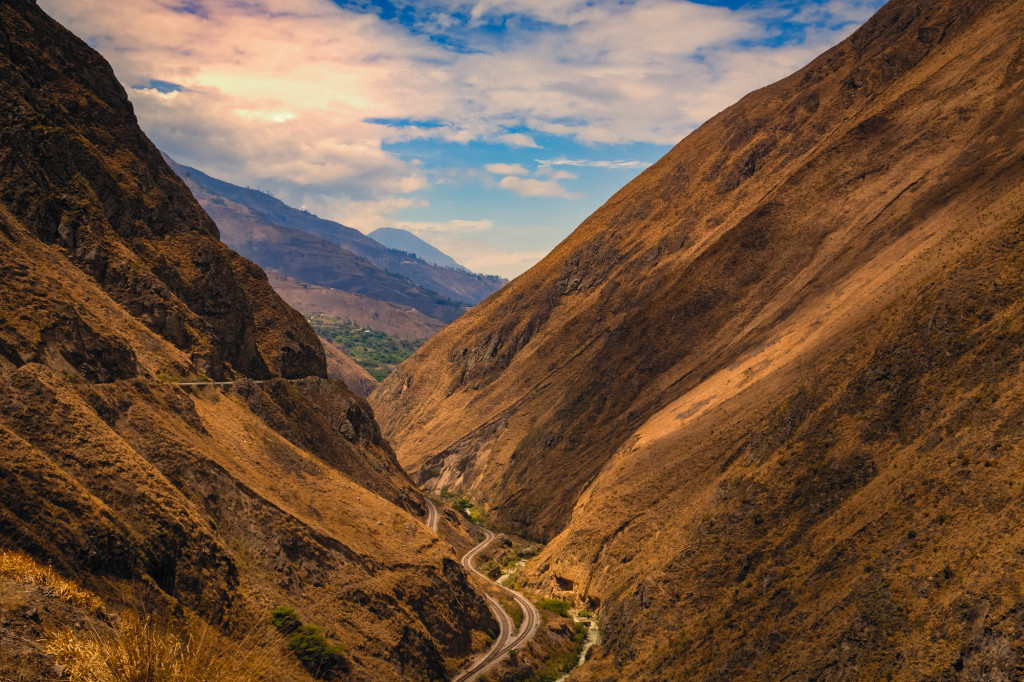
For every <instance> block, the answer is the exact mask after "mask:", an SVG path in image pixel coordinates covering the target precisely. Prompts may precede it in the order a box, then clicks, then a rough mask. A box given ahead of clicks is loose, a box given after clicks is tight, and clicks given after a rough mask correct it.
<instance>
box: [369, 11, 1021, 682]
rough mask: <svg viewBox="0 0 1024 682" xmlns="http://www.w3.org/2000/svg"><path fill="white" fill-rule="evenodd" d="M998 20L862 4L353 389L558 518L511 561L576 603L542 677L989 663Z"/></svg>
mask: <svg viewBox="0 0 1024 682" xmlns="http://www.w3.org/2000/svg"><path fill="white" fill-rule="evenodd" d="M1021 36H1024V2H1021V1H1020V0H992V1H986V2H972V3H958V2H952V1H951V0H945V1H941V2H928V3H925V2H918V1H913V0H894V1H893V2H890V3H889V4H888V5H886V7H885V8H883V9H882V10H881V11H880V12H879V13H878V15H876V16H875V17H874V18H873V19H872V20H871V21H870V22H869V23H868V24H867V25H866V26H864V27H863V28H862V29H861V30H859V31H858V32H857V33H856V34H855V35H854V36H852V37H851V38H850V39H849V40H848V41H846V42H844V43H843V44H841V45H839V46H838V47H836V48H834V49H833V50H831V51H829V52H828V53H826V54H825V55H823V56H822V57H821V58H819V59H818V60H816V61H815V62H813V63H812V64H811V65H809V66H808V67H807V68H805V69H804V70H802V71H801V72H799V73H797V74H795V75H794V76H792V77H790V78H788V79H786V80H784V81H781V82H780V83H777V84H775V85H773V86H770V87H768V88H765V89H763V90H760V91H758V92H755V93H753V94H751V95H749V96H748V97H746V98H744V99H743V100H742V101H741V102H739V103H738V104H737V105H736V106H734V107H732V108H730V109H729V110H727V111H725V112H723V113H722V114H720V115H719V116H717V117H716V118H714V119H713V120H711V121H710V122H708V123H707V124H706V125H704V126H703V127H701V129H699V130H698V131H696V132H695V133H693V134H692V135H690V136H689V137H688V138H687V139H685V140H684V141H683V142H681V143H680V144H679V145H678V146H677V147H676V148H675V149H673V150H672V152H670V153H669V154H668V155H667V156H666V157H665V158H664V159H662V160H661V161H660V162H659V163H658V164H656V165H655V166H653V167H652V168H651V169H649V170H648V171H647V172H645V173H644V174H643V175H642V176H640V177H639V178H638V179H637V180H636V181H634V182H633V183H631V184H630V185H628V186H627V187H626V188H624V189H623V190H622V191H621V192H619V193H618V194H617V195H616V196H615V197H613V198H612V199H611V200H610V201H609V202H608V203H607V204H606V205H605V206H604V207H602V208H601V209H600V210H599V211H598V212H597V213H595V214H594V215H593V216H592V217H591V218H590V219H588V220H587V221H586V222H585V223H584V224H583V225H581V226H580V228H579V229H578V230H577V231H576V232H575V233H574V234H573V235H572V236H571V237H570V238H569V239H568V240H566V242H564V243H563V244H562V245H560V246H559V247H558V248H557V249H556V250H555V251H554V252H553V253H552V254H551V255H550V256H549V257H548V258H547V259H545V260H544V261H543V262H542V263H540V264H539V265H538V266H537V267H535V268H534V269H532V270H531V271H530V272H528V273H527V274H525V275H524V276H522V277H520V278H519V279H518V280H516V281H514V282H513V283H512V284H511V285H509V287H507V288H506V289H505V290H504V291H502V292H500V293H499V294H498V295H497V296H495V297H494V298H493V299H492V300H490V301H487V302H485V303H484V304H483V305H481V306H479V307H478V308H477V309H475V310H474V311H472V312H471V313H470V314H469V315H467V316H466V317H464V318H462V319H460V320H458V321H457V322H456V323H454V324H453V325H452V326H451V327H449V328H448V329H446V330H445V331H444V332H442V333H441V334H439V335H438V336H437V337H435V338H434V339H432V340H431V341H430V342H429V343H428V344H426V345H425V346H424V347H423V348H422V349H421V350H420V351H419V353H418V354H417V355H416V356H414V357H413V358H412V359H410V360H409V361H408V362H407V363H405V364H404V365H403V366H402V368H401V369H400V370H399V371H398V372H397V373H396V374H395V375H392V376H391V377H389V378H388V380H387V381H386V382H385V383H384V384H383V385H382V387H381V388H380V389H378V391H377V392H376V393H375V394H374V395H373V396H372V402H373V404H374V405H375V407H376V408H377V412H378V416H379V417H380V419H381V422H382V424H383V425H384V428H385V432H386V434H388V435H389V437H390V438H391V439H392V442H393V444H394V445H395V446H396V449H397V451H398V453H399V459H400V461H401V462H402V463H403V464H404V465H405V466H406V467H407V468H410V469H412V470H413V471H414V472H417V475H419V476H420V477H421V478H426V477H427V476H429V474H427V473H425V472H427V471H430V470H431V469H432V468H434V467H437V468H439V469H440V470H441V475H440V476H439V477H438V478H436V479H433V480H430V481H428V485H432V486H440V485H449V486H451V487H452V488H453V489H454V488H462V489H465V490H467V491H469V492H470V493H471V494H473V495H474V496H475V497H476V498H478V500H481V501H482V502H483V503H484V504H485V506H487V507H488V508H489V509H488V511H489V513H490V514H491V516H492V517H493V518H496V519H498V520H499V522H502V523H505V524H508V525H510V526H513V527H515V528H518V529H521V530H523V531H526V532H530V533H533V534H534V535H535V536H538V537H542V538H551V537H553V536H556V537H554V541H553V542H552V543H550V544H549V546H548V548H547V549H546V551H545V552H544V554H543V555H542V557H541V558H540V559H539V560H538V561H537V562H535V563H533V564H531V567H530V576H531V578H530V579H531V580H533V581H535V582H537V583H538V584H544V585H546V586H548V587H550V588H552V589H556V590H566V592H567V593H568V594H575V595H577V596H579V597H580V598H585V599H590V600H592V601H594V602H600V603H601V604H602V608H601V614H602V617H603V623H602V629H603V630H604V632H605V638H606V639H605V645H604V646H603V647H602V648H601V649H600V650H598V656H597V658H596V660H594V661H593V662H591V663H588V665H587V666H585V668H584V669H583V670H581V671H579V672H578V673H575V674H574V675H573V679H589V678H593V679H735V678H743V679H773V678H775V679H782V678H787V679H879V678H885V677H887V676H890V675H891V676H894V677H896V678H899V679H955V678H957V677H962V678H965V679H978V678H982V677H988V678H990V679H1012V678H1015V677H1017V676H1019V675H1020V670H1019V669H1018V667H1017V666H1019V665H1020V663H1021V661H1022V660H1024V659H1022V656H1024V623H1021V622H1020V620H1019V616H1018V615H1017V614H1019V612H1020V610H1021V607H1022V606H1024V603H1022V602H1021V598H1020V589H1019V584H1020V580H1021V578H1022V577H1024V576H1022V575H1021V573H1020V565H1019V560H1018V557H1019V552H1020V551H1024V546H1022V545H1021V541H1020V536H1019V533H1018V530H1017V525H1018V521H1017V520H1018V519H1019V518H1020V516H1021V514H1022V513H1024V506H1022V504H1021V500H1020V496H1019V495H1018V494H1017V492H1014V491H1015V490H1016V487H1017V486H1018V485H1019V481H1020V480H1021V477H1022V475H1024V465H1022V464H1021V461H1022V460H1021V457H1020V454H1021V450H1020V448H1021V445H1020V444H1019V442H1018V441H1019V440H1020V438H1021V436H1022V435H1024V433H1022V432H1021V428H1022V427H1021V422H1020V418H1019V408H1018V406H1017V403H1018V402H1019V400H1017V396H1018V395H1019V394H1020V393H1021V392H1022V390H1024V377H1022V376H1021V373H1020V368H1021V366H1022V362H1024V354H1022V352H1021V350H1020V349H1021V347H1022V346H1021V341H1022V340H1024V339H1022V338H1021V336H1020V335H1021V324H1020V320H1021V313H1022V307H1024V289H1022V287H1021V284H1020V273H1021V265H1022V264H1021V262H1020V254H1021V253H1022V251H1024V244H1022V239H1024V164H1022V160H1024V129H1022V126H1024V43H1022V42H1021ZM556 578H557V579H556Z"/></svg>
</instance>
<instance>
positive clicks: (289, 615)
mask: <svg viewBox="0 0 1024 682" xmlns="http://www.w3.org/2000/svg"><path fill="white" fill-rule="evenodd" d="M270 622H271V624H272V625H273V626H274V627H275V628H277V629H278V631H279V632H280V633H281V634H282V635H290V634H291V633H293V632H295V631H296V630H298V629H299V628H300V627H302V620H301V619H300V618H299V614H297V613H295V609H292V608H288V607H287V606H278V607H277V608H276V609H274V610H273V611H271V612H270Z"/></svg>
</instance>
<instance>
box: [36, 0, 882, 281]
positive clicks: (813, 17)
mask: <svg viewBox="0 0 1024 682" xmlns="http://www.w3.org/2000/svg"><path fill="white" fill-rule="evenodd" d="M882 4H884V2H883V0H759V1H758V2H743V1H741V0H702V1H700V2H696V1H689V0H470V1H467V2H462V1H460V0H414V1H411V2H402V1H401V0H399V1H398V2H392V1H391V0H113V1H111V0H39V5H40V6H41V7H42V8H43V9H44V10H46V11H47V12H48V13H49V14H51V15H52V16H54V17H55V18H56V19H57V20H58V21H60V22H61V23H62V24H64V25H65V26H66V27H68V28H69V29H71V30H72V31H73V32H74V33H76V34H77V35H78V36H80V37H81V38H83V39H84V40H86V41H87V42H88V43H89V44H90V45H92V46H93V47H94V48H96V49H97V50H99V52H100V53H101V54H103V56H104V57H106V58H107V60H108V61H110V62H111V64H112V65H113V67H114V72H115V73H116V74H117V77H118V79H119V80H120V81H121V83H122V84H123V85H124V86H125V89H126V90H127V91H128V94H129V97H130V98H131V100H132V102H133V104H134V107H135V111H136V114H137V115H138V118H139V122H140V124H141V126H142V128H143V130H144V131H145V132H146V133H147V135H149V137H150V138H151V139H152V140H153V142H154V143H155V144H156V145H157V146H158V147H159V148H160V149H162V150H163V151H165V152H167V153H168V154H170V155H171V156H172V157H173V158H174V159H175V160H177V161H179V162H181V163H184V164H186V165H189V166H193V167H196V168H198V169H200V170H202V171H204V172H206V173H208V174H210V175H212V176H214V177H217V178H220V179H222V180H226V181H228V182H232V183H235V184H238V185H242V186H246V187H254V188H258V189H262V190H265V191H267V192H270V193H271V194H273V195H275V196H277V197H278V198H279V199H281V200H283V201H285V202H286V203H288V204H291V205H293V206H297V207H299V208H304V209H306V210H309V211H311V212H313V213H316V214H317V215H320V216H322V217H325V218H330V219H332V220H336V221H338V222H341V223H343V224H346V225H349V226H351V227H355V228H357V229H359V230H362V231H363V232H371V231H372V230H374V229H376V228H378V227H399V228H403V229H407V230H409V231H411V232H414V233H415V234H417V235H418V236H420V237H421V238H423V239H425V240H427V241H428V242H430V243H432V244H434V245H435V246H437V247H439V248H440V249H442V250H443V251H445V252H446V253H448V254H450V255H451V256H452V257H454V258H455V259H456V260H458V261H459V262H460V263H462V264H464V265H466V266H467V267H469V268H471V269H473V270H475V271H478V272H485V273H489V274H500V275H503V276H505V277H513V276H515V275H517V274H519V273H521V272H523V271H525V270H526V269H527V268H529V267H530V266H531V265H533V264H534V263H535V262H537V261H538V260H539V259H540V258H542V257H543V256H544V255H546V254H547V253H548V252H549V251H550V250H551V249H552V248H554V246H555V245H557V244H558V242H560V241H561V240H562V239H564V238H565V237H566V236H568V235H569V233H571V232H572V230H573V229H575V227H576V226H577V225H579V223H581V222H582V221H583V220H584V219H585V218H586V217H587V216H588V215H589V214H590V213H592V212H593V211H594V210H596V209H597V208H598V207H599V206H601V204H603V203H604V202H605V201H606V200H607V199H608V198H609V197H611V195H612V194H614V193H615V192H616V191H617V190H618V189H619V188H620V187H622V186H623V185H625V184H626V183H627V182H629V181H630V180H631V179H632V178H634V177H635V176H636V175H637V174H639V173H640V172H642V171H643V169H644V168H646V167H647V166H649V165H650V164H651V163H653V162H654V161H656V160H657V159H658V158H660V157H661V156H662V155H664V154H665V153H666V152H667V151H668V150H669V149H671V147H672V146H673V145H674V144H676V143H677V142H678V141H679V140H681V139H682V138H683V137H685V136H686V135H687V134H688V133H690V132H691V131H693V130H694V129H696V128H697V127H698V126H699V125H700V124H701V123H702V122H704V121H706V120H707V119H709V118H710V117H712V116H713V115H715V114H716V113H718V112H719V111H721V110H722V109H724V108H726V107H727V106H729V105H730V104H732V103H734V102H735V101H736V100H738V99H739V98H740V97H742V96H743V95H744V94H746V93H747V92H750V91H751V90H754V89H756V88H758V87H761V86H764V85H767V84H769V83H771V82H774V81H776V80H778V79H780V78H782V77H785V76H786V75H788V74H790V73H792V72H793V71H795V70H797V69H799V68H800V67H801V66H803V65H805V64H806V63H808V62H809V61H810V60H811V59H813V58H814V57H815V56H817V55H818V54H820V53H821V52H823V51H824V50H825V49H827V48H828V47H830V46H831V45H834V44H835V43H837V42H839V41H840V40H842V39H843V38H845V37H846V36H847V35H849V34H850V33H852V32H853V31H854V30H855V29H856V28H857V27H858V26H859V25H860V24H862V23H863V22H864V21H865V20H866V19H867V18H868V17H870V16H871V14H873V13H874V12H875V11H876V10H877V9H878V8H879V7H880V6H881V5H882Z"/></svg>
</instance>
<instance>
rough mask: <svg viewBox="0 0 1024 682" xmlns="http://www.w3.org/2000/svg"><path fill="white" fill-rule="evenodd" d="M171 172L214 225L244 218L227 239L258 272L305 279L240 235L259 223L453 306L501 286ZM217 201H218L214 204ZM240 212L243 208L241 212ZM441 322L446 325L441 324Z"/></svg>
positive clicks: (190, 174) (265, 198) (263, 196)
mask: <svg viewBox="0 0 1024 682" xmlns="http://www.w3.org/2000/svg"><path fill="white" fill-rule="evenodd" d="M171 166H172V168H174V169H175V171H176V172H178V174H179V175H181V176H182V178H183V179H185V181H186V183H188V184H189V186H190V188H192V189H193V191H194V192H195V190H196V189H199V190H200V191H199V192H196V194H197V198H199V200H200V203H201V204H203V207H204V208H206V209H207V210H208V211H210V212H211V214H214V213H216V214H217V215H214V220H218V221H219V220H222V219H227V218H230V217H232V216H230V215H229V214H227V213H226V212H225V210H224V209H227V211H231V212H236V213H239V212H240V213H242V214H248V215H246V219H243V220H242V221H241V222H239V223H237V224H238V226H239V227H240V228H242V229H241V230H232V234H231V235H230V236H231V237H232V239H235V240H237V241H238V242H239V244H243V243H246V244H248V245H249V248H257V249H258V251H257V253H259V255H260V258H264V259H266V260H267V261H268V262H264V260H260V258H254V260H256V262H258V263H259V264H260V265H262V266H263V267H275V268H278V269H281V270H282V271H284V272H287V274H290V275H291V276H293V277H296V278H297V279H304V278H303V277H301V276H300V275H298V274H294V273H292V272H288V271H287V270H285V266H286V265H287V263H286V262H283V261H282V258H281V256H279V254H277V253H275V252H274V250H273V249H274V246H273V245H272V244H269V243H260V238H255V237H253V238H250V237H249V235H248V234H247V233H246V232H245V231H244V229H245V225H246V223H250V222H253V221H255V222H257V223H261V224H263V225H264V226H265V227H264V228H263V229H264V230H266V229H267V227H266V226H270V227H273V228H285V229H286V230H297V231H299V232H303V233H306V234H308V235H313V236H314V237H318V238H319V239H322V240H325V241H326V242H329V243H331V244H334V245H337V246H340V247H342V248H343V249H345V250H347V251H349V252H351V253H352V254H354V255H356V256H358V257H359V258H361V259H364V260H365V261H368V262H369V263H372V264H373V266H374V267H376V268H380V269H382V270H383V271H384V272H386V273H389V274H391V275H394V276H397V277H401V278H404V279H406V280H408V281H409V282H412V283H414V284H415V285H416V286H419V287H423V288H425V289H426V290H427V292H426V293H428V294H429V293H436V295H438V296H440V297H442V298H447V299H450V300H451V301H452V302H458V303H463V304H467V305H475V304H476V303H479V302H480V301H482V300H483V299H484V298H486V297H487V296H489V295H490V294H492V293H493V292H494V291H496V290H497V289H499V288H500V287H501V286H502V285H503V284H505V280H503V279H501V278H500V277H493V276H486V275H476V274H474V273H470V272H468V271H465V270H464V269H453V268H447V267H437V266H435V265H433V264H431V263H429V262H427V260H425V259H420V258H417V257H415V256H412V255H411V254H409V253H406V252H404V251H396V250H395V249H391V248H388V247H386V246H384V245H383V244H381V243H379V242H377V241H376V240H374V239H372V238H370V237H368V236H366V235H364V234H363V233H362V232H360V231H359V230H355V229H353V228H351V227H347V226H345V225H342V224H340V223H336V222H334V221H331V220H324V219H323V218H319V217H317V216H315V215H313V214H312V213H309V212H306V211H302V210H300V209H296V208H292V207H291V206H288V205H287V204H285V203H284V202H282V201H280V200H279V199H277V198H275V197H273V196H271V195H269V194H267V193H265V192H261V191H259V190H254V189H248V188H244V187H238V186H237V185H232V184H231V183H228V182H224V181H223V180H217V179H216V178H212V177H210V176H209V175H207V174H205V173H203V172H201V171H198V170H196V169H194V168H189V167H188V166H182V165H180V164H177V163H174V162H173V161H172V162H171ZM204 195H205V196H204ZM218 199H219V200H220V201H217V200H218ZM224 200H226V201H224ZM212 205H218V206H220V207H221V209H220V210H217V209H213V210H211V207H212ZM239 207H242V208H241V209H240V208H239ZM236 220H237V219H236ZM222 231H223V228H222ZM287 234H288V235H289V236H290V240H291V241H294V239H296V238H300V239H308V238H303V237H299V236H298V235H296V234H295V233H294V232H287ZM261 238H262V239H267V236H266V235H265V234H264V235H263V236H262V237H261ZM227 241H228V243H229V245H231V246H232V247H234V243H233V242H232V241H231V240H230V239H228V240H227ZM259 247H262V248H259ZM318 248H320V249H323V245H322V244H320V245H319V247H318ZM270 260H273V261H274V264H272V263H270V262H269V261H270ZM304 281H308V282H310V283H311V284H321V285H325V286H329V285H326V284H324V282H323V281H319V280H309V279H304ZM335 288H342V289H343V290H345V291H350V290H351V289H344V287H335ZM356 293H360V292H356ZM383 300H389V301H392V300H393V299H391V298H385V299H383ZM424 312H425V311H424ZM428 314H429V313H428ZM439 319H444V318H439ZM445 321H446V322H447V321H450V320H448V319H445Z"/></svg>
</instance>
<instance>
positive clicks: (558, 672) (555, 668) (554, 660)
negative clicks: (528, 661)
mask: <svg viewBox="0 0 1024 682" xmlns="http://www.w3.org/2000/svg"><path fill="white" fill-rule="evenodd" d="M554 601H558V600H554ZM588 631H589V628H587V626H586V625H584V624H583V623H576V626H575V628H574V630H573V636H572V643H571V645H570V646H569V648H568V649H565V650H563V651H561V652H559V653H557V654H555V655H554V656H552V657H550V658H548V659H545V660H544V662H543V663H541V664H540V666H539V667H538V668H537V669H535V671H534V673H533V675H532V676H530V677H528V678H527V680H526V682H554V681H555V680H557V679H559V678H560V677H562V676H563V675H565V674H566V673H568V672H569V671H570V670H572V669H573V668H575V667H576V666H577V665H579V662H580V654H581V653H582V652H583V646H584V645H585V644H586V641H587V633H588Z"/></svg>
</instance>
